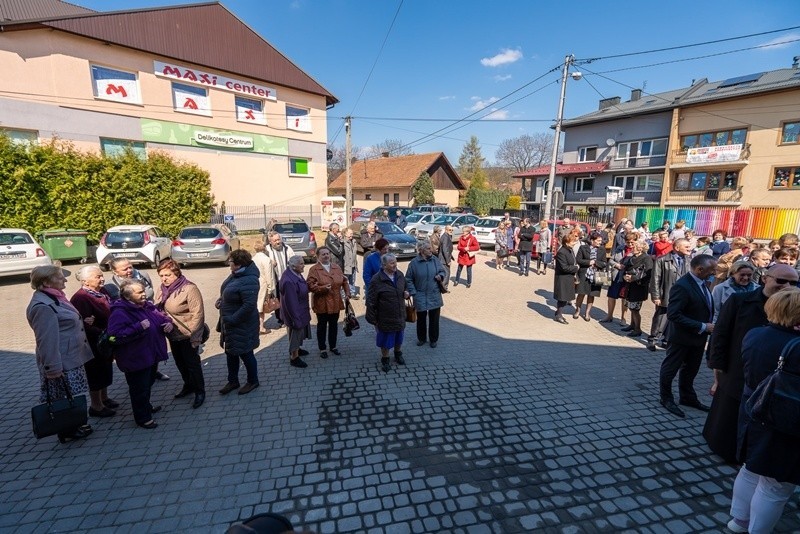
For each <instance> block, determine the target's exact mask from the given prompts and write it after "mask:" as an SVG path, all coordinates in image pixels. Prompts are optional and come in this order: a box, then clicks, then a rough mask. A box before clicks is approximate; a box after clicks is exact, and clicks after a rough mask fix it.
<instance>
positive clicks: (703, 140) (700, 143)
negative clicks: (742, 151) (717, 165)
mask: <svg viewBox="0 0 800 534" xmlns="http://www.w3.org/2000/svg"><path fill="white" fill-rule="evenodd" d="M746 139H747V129H745V128H742V129H738V130H722V131H718V132H705V133H699V134H692V135H684V136H683V137H681V149H682V150H683V151H684V152H685V151H687V150H688V149H690V148H697V147H707V146H724V145H743V144H744V142H745V140H746Z"/></svg>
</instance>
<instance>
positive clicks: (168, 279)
mask: <svg viewBox="0 0 800 534" xmlns="http://www.w3.org/2000/svg"><path fill="white" fill-rule="evenodd" d="M158 277H159V278H161V287H160V288H159V289H158V290H157V291H156V302H157V303H158V304H157V305H156V307H157V308H158V309H159V310H161V311H163V312H164V313H166V314H167V315H169V316H170V317H171V318H172V322H173V324H174V326H175V328H174V329H173V330H172V332H171V333H170V335H169V346H170V348H171V349H172V357H173V358H174V359H175V366H176V367H177V368H178V371H179V372H180V373H181V378H183V387H182V388H181V390H180V391H179V392H177V393H176V394H175V398H176V399H182V398H183V397H185V396H187V395H189V394H191V393H194V403H193V404H192V408H199V407H200V406H202V405H203V402H205V400H206V383H205V379H204V378H203V367H202V365H201V364H200V351H199V348H200V343H202V339H203V328H204V326H205V320H206V317H205V310H204V309H203V295H201V294H200V290H199V289H198V288H197V286H196V285H195V284H193V283H192V282H190V281H189V279H188V278H186V277H185V276H184V275H183V272H181V268H180V266H179V265H178V264H177V263H176V262H175V261H174V260H171V259H169V258H167V259H166V260H161V263H159V264H158Z"/></svg>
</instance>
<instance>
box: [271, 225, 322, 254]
mask: <svg viewBox="0 0 800 534" xmlns="http://www.w3.org/2000/svg"><path fill="white" fill-rule="evenodd" d="M272 230H274V231H276V232H278V233H279V234H281V238H283V242H284V243H286V244H287V245H289V246H290V247H292V250H293V251H294V253H295V254H297V255H298V256H303V257H304V258H305V260H306V261H316V260H317V236H315V235H314V232H312V231H311V229H310V228H309V227H308V224H307V223H306V222H305V221H304V220H303V219H283V220H276V221H272V222H271V223H270V225H269V226H267V229H266V232H269V231H272ZM266 232H265V236H264V243H265V244H269V243H268V238H267V236H266Z"/></svg>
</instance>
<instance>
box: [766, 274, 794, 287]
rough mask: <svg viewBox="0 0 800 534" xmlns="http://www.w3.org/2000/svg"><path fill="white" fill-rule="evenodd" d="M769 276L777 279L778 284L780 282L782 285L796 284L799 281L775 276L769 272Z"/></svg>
mask: <svg viewBox="0 0 800 534" xmlns="http://www.w3.org/2000/svg"><path fill="white" fill-rule="evenodd" d="M767 276H769V277H770V278H772V279H773V280H775V283H776V284H779V285H782V286H783V285H786V284H796V283H797V280H789V279H788V278H775V277H774V276H772V275H769V274H768V275H767Z"/></svg>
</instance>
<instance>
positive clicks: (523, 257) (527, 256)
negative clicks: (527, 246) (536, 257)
mask: <svg viewBox="0 0 800 534" xmlns="http://www.w3.org/2000/svg"><path fill="white" fill-rule="evenodd" d="M530 268H531V252H530V251H528V252H522V251H520V253H519V270H520V271H521V272H523V273H527V272H528V270H529V269H530Z"/></svg>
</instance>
